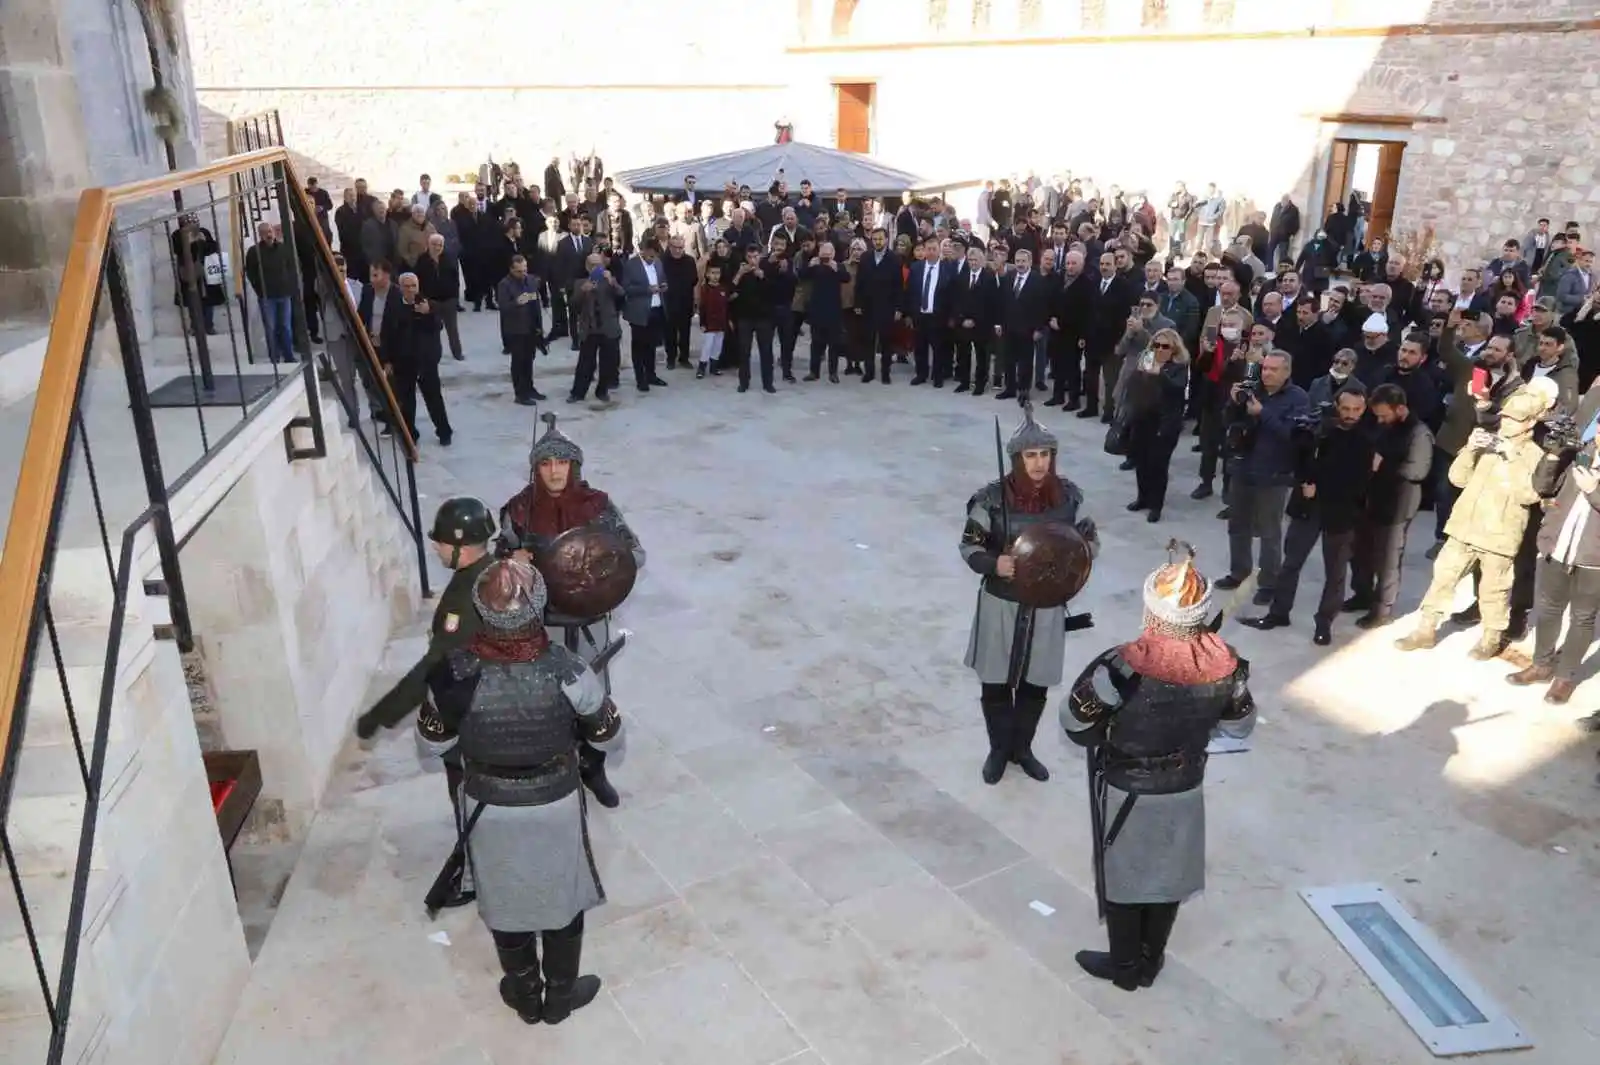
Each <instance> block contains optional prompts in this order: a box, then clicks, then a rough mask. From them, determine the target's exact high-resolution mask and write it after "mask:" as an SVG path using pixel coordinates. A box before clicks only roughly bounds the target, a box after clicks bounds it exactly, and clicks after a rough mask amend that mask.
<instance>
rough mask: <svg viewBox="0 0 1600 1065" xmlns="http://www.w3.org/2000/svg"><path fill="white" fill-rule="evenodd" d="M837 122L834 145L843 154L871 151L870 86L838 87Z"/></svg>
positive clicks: (867, 84) (868, 84)
mask: <svg viewBox="0 0 1600 1065" xmlns="http://www.w3.org/2000/svg"><path fill="white" fill-rule="evenodd" d="M836 88H837V90H838V93H839V121H838V132H837V133H836V134H835V137H834V145H835V147H837V148H838V149H839V150H840V151H843V152H862V153H866V152H870V151H871V150H872V84H871V83H870V82H868V83H865V84H855V85H839V86H836Z"/></svg>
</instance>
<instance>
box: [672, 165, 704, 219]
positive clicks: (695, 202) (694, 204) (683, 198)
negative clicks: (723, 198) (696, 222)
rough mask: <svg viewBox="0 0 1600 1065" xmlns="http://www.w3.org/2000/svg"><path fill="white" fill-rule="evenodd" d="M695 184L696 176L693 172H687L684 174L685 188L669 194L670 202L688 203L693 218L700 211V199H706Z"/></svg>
mask: <svg viewBox="0 0 1600 1065" xmlns="http://www.w3.org/2000/svg"><path fill="white" fill-rule="evenodd" d="M695 184H696V182H695V176H694V175H693V174H685V175H684V176H683V188H682V189H680V190H678V191H677V192H673V193H668V194H667V202H668V203H686V204H688V205H689V210H690V211H691V212H692V214H691V215H690V217H691V218H692V217H694V215H697V214H699V213H700V201H701V200H703V199H705V197H703V196H701V195H700V192H699V190H698V189H697V188H695Z"/></svg>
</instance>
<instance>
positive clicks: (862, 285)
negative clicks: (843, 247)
mask: <svg viewBox="0 0 1600 1065" xmlns="http://www.w3.org/2000/svg"><path fill="white" fill-rule="evenodd" d="M903 287H904V283H903V281H902V279H901V277H900V256H898V255H896V254H895V253H894V252H892V251H886V252H884V253H883V262H881V263H879V262H875V261H874V253H873V252H871V251H868V252H867V253H866V254H865V255H863V256H862V257H861V268H860V272H859V273H858V274H857V275H856V306H857V307H859V308H861V315H862V317H863V318H865V319H866V321H867V325H868V327H869V328H874V329H887V328H888V327H889V326H890V325H892V324H893V323H894V312H895V311H898V310H899V309H900V301H901V289H902V288H903Z"/></svg>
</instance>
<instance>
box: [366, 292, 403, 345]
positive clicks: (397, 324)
mask: <svg viewBox="0 0 1600 1065" xmlns="http://www.w3.org/2000/svg"><path fill="white" fill-rule="evenodd" d="M375 298H376V294H375V293H374V292H373V290H372V285H371V284H370V283H369V284H365V285H362V286H361V305H360V306H359V307H357V308H356V311H357V313H359V314H360V315H361V325H362V326H363V327H364V328H365V329H366V331H367V335H368V336H372V303H373V300H374V299H375ZM401 307H402V300H401V297H400V286H399V285H394V284H391V285H390V286H389V298H388V300H387V301H386V302H385V303H384V307H383V322H382V323H381V324H380V325H379V326H378V335H377V336H375V337H372V339H373V343H374V344H376V345H377V348H378V358H379V359H380V360H381V361H383V362H390V361H391V360H393V359H394V358H396V357H398V356H399V355H400V354H402V352H401V348H402V347H403V346H404V345H403V343H402V341H401V339H400V333H401V331H402V330H403V328H404V319H403V318H402V316H401V314H400V308H401Z"/></svg>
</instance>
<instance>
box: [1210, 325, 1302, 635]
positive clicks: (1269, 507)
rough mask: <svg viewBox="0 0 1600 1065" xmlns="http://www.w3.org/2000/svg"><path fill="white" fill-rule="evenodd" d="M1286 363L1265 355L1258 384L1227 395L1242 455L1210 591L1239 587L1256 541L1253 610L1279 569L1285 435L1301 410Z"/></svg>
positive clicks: (1286, 481)
mask: <svg viewBox="0 0 1600 1065" xmlns="http://www.w3.org/2000/svg"><path fill="white" fill-rule="evenodd" d="M1291 363H1292V360H1291V359H1290V357H1289V354H1288V353H1287V352H1284V351H1273V352H1269V353H1268V354H1267V356H1266V357H1265V358H1263V359H1262V360H1261V361H1260V362H1259V363H1257V364H1255V365H1256V366H1258V367H1259V369H1260V377H1259V380H1251V379H1249V378H1248V377H1247V379H1246V380H1245V381H1243V382H1241V383H1239V384H1237V385H1234V386H1233V389H1232V390H1231V393H1230V395H1231V397H1232V403H1233V404H1234V417H1235V419H1236V420H1237V421H1238V422H1239V423H1240V424H1241V425H1243V426H1244V432H1243V434H1242V438H1243V440H1244V441H1245V442H1246V449H1245V451H1244V452H1243V454H1242V455H1241V456H1240V458H1239V459H1238V469H1237V470H1236V471H1235V472H1234V476H1233V484H1232V485H1231V488H1230V497H1229V499H1228V555H1229V566H1228V574H1227V576H1225V577H1219V578H1218V579H1217V581H1216V587H1217V588H1219V589H1221V590H1222V591H1227V590H1229V589H1231V588H1237V587H1239V585H1241V584H1243V583H1244V582H1245V580H1246V579H1247V578H1248V577H1249V576H1250V571H1251V569H1252V568H1253V566H1252V562H1251V556H1252V547H1253V541H1254V540H1257V539H1259V540H1260V541H1261V571H1260V574H1259V578H1260V579H1259V582H1258V585H1257V590H1256V603H1257V605H1259V606H1266V605H1267V604H1268V603H1270V602H1272V593H1273V590H1274V589H1275V588H1276V587H1277V581H1278V568H1279V566H1280V565H1282V563H1283V511H1284V505H1285V504H1286V503H1287V502H1288V499H1289V490H1290V489H1291V488H1292V487H1293V485H1294V470H1295V447H1294V443H1293V441H1292V440H1291V434H1292V432H1293V430H1294V426H1295V423H1296V422H1298V421H1299V420H1300V419H1301V418H1302V417H1304V415H1305V413H1306V409H1307V401H1306V393H1305V390H1304V389H1302V388H1301V387H1300V386H1299V385H1296V384H1293V383H1291V382H1290V380H1289V373H1290V370H1291Z"/></svg>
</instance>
